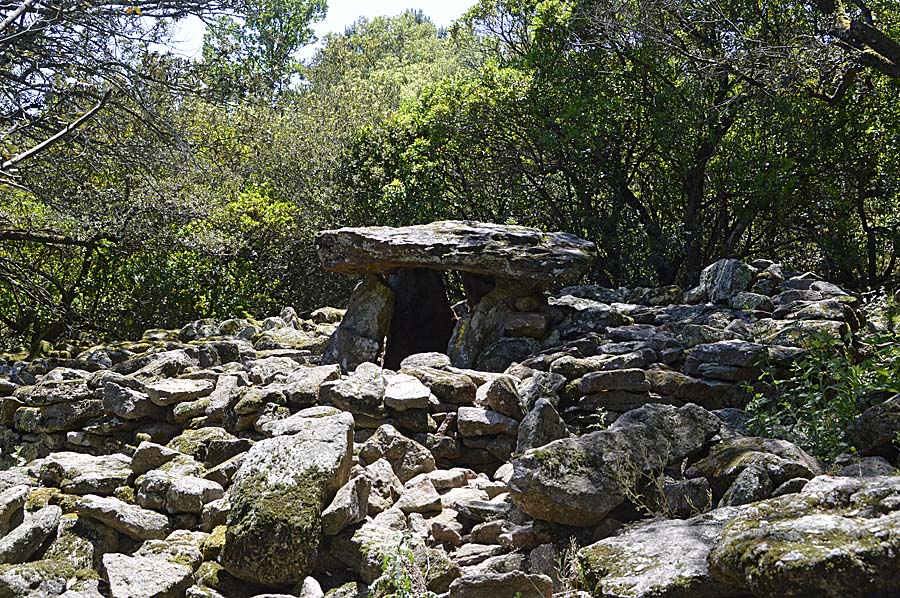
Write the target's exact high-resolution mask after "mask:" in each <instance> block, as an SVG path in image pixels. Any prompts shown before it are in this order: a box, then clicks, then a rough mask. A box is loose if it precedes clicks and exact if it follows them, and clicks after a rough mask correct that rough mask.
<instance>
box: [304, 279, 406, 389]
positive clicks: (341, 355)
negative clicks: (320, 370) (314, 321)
mask: <svg viewBox="0 0 900 598" xmlns="http://www.w3.org/2000/svg"><path fill="white" fill-rule="evenodd" d="M393 313H394V293H393V292H392V291H391V290H390V289H389V288H388V287H387V286H386V285H385V284H383V283H382V282H381V281H380V280H379V279H378V278H377V277H376V276H372V275H369V276H366V277H365V278H364V279H363V280H362V281H361V282H360V283H359V284H358V285H357V286H356V288H355V289H353V294H352V295H350V304H349V305H348V307H347V313H346V314H344V318H343V319H342V320H341V323H340V325H339V326H338V328H337V330H335V331H334V334H332V335H331V338H330V339H328V344H327V346H326V347H325V351H324V353H323V355H322V363H323V364H338V365H340V367H341V370H343V371H344V372H349V371H350V370H353V369H356V368H357V367H358V366H359V365H360V364H362V363H366V362H376V361H378V358H379V356H380V355H381V352H382V349H383V348H384V340H385V338H386V337H387V333H388V328H389V327H390V323H391V316H392V314H393Z"/></svg>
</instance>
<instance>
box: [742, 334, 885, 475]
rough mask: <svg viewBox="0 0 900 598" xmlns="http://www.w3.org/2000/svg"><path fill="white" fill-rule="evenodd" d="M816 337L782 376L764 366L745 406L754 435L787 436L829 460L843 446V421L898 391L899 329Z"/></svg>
mask: <svg viewBox="0 0 900 598" xmlns="http://www.w3.org/2000/svg"><path fill="white" fill-rule="evenodd" d="M858 345H859V346H858V347H853V346H852V345H850V344H848V343H847V342H846V339H839V338H832V337H824V336H823V337H819V338H816V339H813V340H811V341H810V342H809V344H808V346H807V347H806V348H807V352H806V353H805V354H804V355H803V356H802V357H801V358H800V359H798V360H797V361H796V362H795V363H794V364H793V365H792V366H791V368H790V370H789V372H787V373H786V375H785V374H784V373H782V372H779V371H778V369H777V368H775V367H771V366H769V367H766V368H765V369H764V372H763V375H762V377H761V378H760V381H761V382H763V383H764V384H765V385H767V386H769V388H770V390H769V392H765V393H763V392H758V393H756V395H755V398H754V399H753V400H752V401H751V402H750V404H749V405H748V406H747V411H748V413H749V414H750V415H751V419H750V423H749V425H750V430H751V432H753V433H754V434H756V435H759V436H766V437H774V438H782V439H785V440H789V441H791V442H793V443H795V444H797V445H799V446H801V447H802V448H804V449H805V450H807V451H809V452H810V453H811V454H813V455H815V456H817V457H819V458H821V459H823V460H825V461H830V460H832V459H833V458H834V457H835V456H837V455H838V454H839V453H841V452H845V451H847V450H849V445H848V443H847V439H846V437H845V431H846V429H847V427H848V425H849V424H850V423H851V422H852V421H853V420H854V419H856V417H857V416H859V415H860V414H861V413H862V412H863V411H864V410H865V409H866V408H868V407H870V406H872V405H873V404H875V403H878V402H881V401H883V400H885V399H887V398H888V397H890V396H891V395H893V394H896V393H898V392H900V334H898V333H897V332H896V331H882V332H879V333H877V334H873V335H870V336H865V337H863V338H862V339H860V341H859V343H858Z"/></svg>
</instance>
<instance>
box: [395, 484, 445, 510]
mask: <svg viewBox="0 0 900 598" xmlns="http://www.w3.org/2000/svg"><path fill="white" fill-rule="evenodd" d="M394 506H395V507H396V508H398V509H400V510H401V511H403V512H404V513H406V514H407V515H409V514H410V513H429V512H433V511H437V512H440V510H441V495H440V494H438V492H437V490H436V489H435V487H434V483H433V482H432V481H431V480H430V479H428V478H427V477H423V476H416V479H415V480H410V481H409V482H407V483H406V485H405V487H404V489H403V494H402V495H401V496H400V500H398V501H397V502H396V503H395V505H394Z"/></svg>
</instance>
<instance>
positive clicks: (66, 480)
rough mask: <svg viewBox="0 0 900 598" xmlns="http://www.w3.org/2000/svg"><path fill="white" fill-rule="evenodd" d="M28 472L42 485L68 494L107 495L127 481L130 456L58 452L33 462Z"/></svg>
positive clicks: (129, 472) (129, 470)
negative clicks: (95, 455) (56, 488)
mask: <svg viewBox="0 0 900 598" xmlns="http://www.w3.org/2000/svg"><path fill="white" fill-rule="evenodd" d="M29 471H31V472H33V473H34V474H35V477H37V478H39V479H40V480H41V482H43V483H44V484H45V485H47V486H54V487H58V488H60V489H62V490H63V491H64V492H66V493H69V494H101V495H107V494H112V493H113V491H115V489H116V488H118V487H119V486H124V485H125V484H126V483H127V482H128V478H129V476H130V475H131V459H129V458H128V457H126V456H125V455H121V454H114V455H109V456H105V455H101V456H98V457H94V456H92V455H85V454H81V453H73V452H59V453H53V454H51V455H49V456H48V457H45V458H44V459H40V460H39V461H35V462H32V464H31V465H29Z"/></svg>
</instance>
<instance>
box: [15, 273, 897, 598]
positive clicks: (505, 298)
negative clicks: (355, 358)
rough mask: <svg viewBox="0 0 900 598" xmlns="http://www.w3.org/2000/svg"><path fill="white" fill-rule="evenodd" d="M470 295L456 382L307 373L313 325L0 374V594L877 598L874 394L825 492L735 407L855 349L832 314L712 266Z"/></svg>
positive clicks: (846, 299) (323, 336)
mask: <svg viewBox="0 0 900 598" xmlns="http://www.w3.org/2000/svg"><path fill="white" fill-rule="evenodd" d="M489 294H490V292H489V293H488V294H486V295H484V296H482V298H481V301H480V302H479V303H478V304H476V305H474V306H456V309H457V310H458V315H461V317H462V318H466V317H468V318H470V321H471V320H474V319H475V318H476V317H482V316H483V317H485V318H489V319H491V326H494V329H495V330H496V331H497V334H496V336H493V337H491V338H490V339H489V341H490V342H487V343H485V344H483V346H481V347H480V348H479V349H478V350H477V351H474V352H473V353H472V355H473V361H472V362H471V365H469V366H468V367H459V366H458V364H457V365H455V364H454V361H453V360H452V359H451V357H450V356H448V355H447V354H445V353H440V352H430V353H418V354H413V355H410V356H407V357H405V358H404V359H402V360H401V362H400V364H399V367H398V368H396V369H385V368H383V367H381V365H380V364H379V363H378V360H379V353H378V351H377V350H373V353H372V358H371V360H368V361H360V362H358V363H351V362H347V363H328V362H330V361H335V360H334V359H327V358H324V355H326V354H328V352H329V351H331V352H333V353H334V355H336V356H337V357H338V361H339V360H340V355H341V354H342V353H341V346H346V345H349V346H350V347H351V348H353V347H354V343H355V342H356V341H355V340H354V338H353V337H352V336H351V335H346V334H344V333H337V334H336V330H339V328H338V326H339V324H340V323H341V320H342V316H343V312H342V311H341V310H337V309H333V308H324V309H322V310H318V311H316V312H313V313H312V314H311V315H310V317H309V318H307V319H301V318H299V317H298V316H297V314H296V313H294V311H293V310H292V309H290V308H288V309H285V310H284V311H283V312H282V313H281V314H280V315H279V316H277V317H271V318H267V319H265V320H263V321H261V322H259V321H253V320H228V321H224V322H215V321H210V320H201V321H197V322H193V323H191V324H189V325H187V326H185V327H184V328H183V329H181V330H180V331H162V330H157V331H148V332H147V333H146V334H145V335H144V338H143V339H142V340H141V341H139V342H136V343H118V344H113V345H109V346H102V347H95V348H92V349H90V350H88V351H85V352H84V353H82V354H80V355H77V356H74V357H72V358H71V359H60V358H54V359H42V360H33V361H31V362H19V363H2V364H0V373H2V378H0V380H2V383H0V397H2V398H0V417H2V430H0V444H2V446H0V448H2V459H3V464H2V465H3V470H2V471H0V595H3V596H66V597H67V598H76V597H91V598H96V597H98V596H112V597H114V598H125V597H129V598H138V597H145V596H146V597H175V596H178V597H181V596H189V597H192V598H199V597H210V598H215V597H218V596H225V597H228V598H230V597H244V596H246V597H250V596H273V595H287V596H298V597H302V598H313V597H321V596H329V597H331V598H339V597H350V596H365V595H371V596H385V595H389V594H391V593H392V592H395V591H396V588H394V587H392V586H391V584H392V583H398V582H400V583H402V585H404V586H405V587H408V588H410V589H409V592H410V593H408V594H398V595H404V596H405V595H410V596H432V595H439V596H447V597H449V598H464V597H465V598H481V597H485V598H487V597H489V598H514V597H517V596H518V597H520V598H537V597H540V598H548V597H550V596H553V595H556V596H566V597H569V598H572V597H574V596H581V597H582V598H584V597H587V596H597V597H599V596H622V597H650V596H653V597H657V598H658V597H665V596H668V597H681V596H735V597H739V596H781V595H796V596H806V595H813V594H815V595H817V596H896V595H900V578H898V576H897V575H896V571H897V570H898V567H900V557H898V554H900V536H898V535H897V533H896V530H897V517H898V516H900V485H898V484H897V483H896V480H897V479H898V478H897V477H892V476H891V475H890V474H894V473H896V470H895V469H894V465H896V463H891V462H889V461H888V460H886V459H885V458H884V457H883V456H875V455H879V454H881V453H879V449H878V447H879V446H881V445H880V444H879V442H881V443H882V444H883V442H882V440H877V439H875V438H874V437H872V436H870V435H868V434H867V433H866V432H865V431H866V430H875V429H877V430H878V434H879V436H878V438H881V439H883V438H884V437H888V436H889V435H890V434H891V433H892V432H893V433H896V431H897V428H898V427H900V426H896V425H895V424H896V421H897V420H896V418H893V414H894V412H895V411H896V409H895V408H894V405H895V403H896V400H894V401H893V402H892V401H889V402H887V403H885V404H884V405H883V406H881V408H880V409H881V412H879V413H881V414H882V415H879V414H878V413H874V412H873V413H869V414H867V415H866V416H864V418H861V421H860V422H859V424H858V426H857V428H858V431H857V433H856V436H855V437H856V438H858V439H860V440H859V444H860V445H865V446H861V448H862V450H864V451H868V452H867V453H866V454H869V455H873V456H870V457H867V458H865V459H863V460H861V461H859V462H858V463H856V464H855V465H854V466H853V467H849V468H845V469H844V470H842V471H841V472H839V473H840V474H841V475H840V476H834V475H825V470H824V466H823V464H821V463H819V462H818V461H816V459H814V458H813V457H811V456H810V455H808V454H806V453H805V452H803V451H802V450H801V449H799V448H798V447H796V446H794V445H792V444H790V443H787V442H784V441H777V440H772V439H761V438H754V437H752V436H749V435H748V433H747V430H746V427H745V423H746V414H744V412H743V411H742V408H743V407H744V406H745V405H746V402H747V400H748V397H749V392H750V391H748V385H749V386H750V387H752V386H753V385H754V384H755V383H756V380H757V379H758V377H759V373H760V368H761V366H762V365H763V364H769V365H772V364H774V365H776V366H778V365H780V366H784V367H787V366H789V365H790V364H791V363H792V362H793V361H794V360H795V359H797V357H798V356H799V355H800V354H802V352H803V351H804V349H803V344H804V339H805V338H808V337H809V336H810V335H817V334H823V333H824V334H830V335H833V336H834V337H835V338H843V339H846V340H847V341H848V342H852V334H853V332H854V331H856V330H858V329H859V328H860V327H861V326H863V325H864V321H863V320H864V318H863V317H862V316H861V314H860V313H859V312H858V310H857V302H856V299H855V298H854V297H853V296H851V295H849V294H848V293H845V292H844V291H843V290H841V289H840V288H838V287H836V286H834V285H831V284H829V283H827V282H825V281H822V280H821V279H819V278H818V277H817V276H815V275H813V274H810V273H796V272H790V271H787V270H786V269H784V268H783V267H781V266H780V265H778V264H774V263H771V262H766V261H757V262H753V263H751V264H744V263H742V262H738V261H736V260H725V261H722V262H717V263H716V264H713V265H711V266H710V267H709V268H707V269H706V270H705V271H704V273H703V276H702V278H701V285H700V286H699V287H698V288H696V289H690V290H687V291H682V290H681V289H678V288H674V287H667V288H660V289H605V288H599V287H595V286H576V287H568V288H565V289H563V290H562V291H560V292H557V293H554V294H547V293H544V292H535V291H534V289H532V290H531V291H530V292H529V293H525V294H520V295H516V294H515V293H508V292H503V293H498V295H501V296H500V297H499V298H497V300H496V302H494V303H490V302H489V303H483V302H484V300H485V297H488V296H489ZM380 300H383V303H382V304H379V305H374V306H372V311H373V314H375V317H376V320H377V318H378V317H380V316H379V314H382V313H383V311H384V309H385V306H386V305H387V304H388V303H389V301H388V300H387V299H384V298H383V297H382V299H380ZM479 305H493V306H494V307H495V308H496V309H483V310H482V313H481V314H480V315H479V314H478V313H477V310H478V306H479ZM497 306H502V309H500V308H497ZM469 309H471V310H473V311H472V312H471V313H470V312H469V311H466V310H469ZM459 312H461V313H459ZM486 312H490V313H486ZM345 322H346V320H345ZM370 323H371V320H367V319H363V320H360V321H356V322H352V323H351V324H352V326H353V328H352V329H353V330H356V333H355V334H356V335H357V336H358V337H360V338H368V339H369V341H373V339H372V338H370V337H371V336H372V334H373V333H372V330H371V329H367V328H366V326H367V325H368V324H370ZM379 325H384V323H383V322H382V323H381V324H379ZM350 329H351V327H350V325H349V324H348V325H345V326H344V328H343V330H345V331H347V330H350ZM366 335H368V336H366ZM336 339H337V340H336ZM376 340H377V339H376ZM469 340H471V339H469ZM369 348H370V349H371V345H369ZM759 390H760V391H764V390H765V389H764V388H759ZM891 422H893V424H892V423H891ZM892 425H894V428H891V426H892ZM866 439H871V442H869V443H868V444H865V440H866ZM892 458H893V457H892ZM648 512H652V513H655V514H657V515H662V518H656V519H653V520H646V519H647V514H648ZM645 520H646V521H645ZM573 568H575V569H577V570H578V571H580V574H579V575H577V576H574V575H571V572H572V571H573V570H574V569H573ZM576 577H577V579H576ZM367 593H368V594H367Z"/></svg>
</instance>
